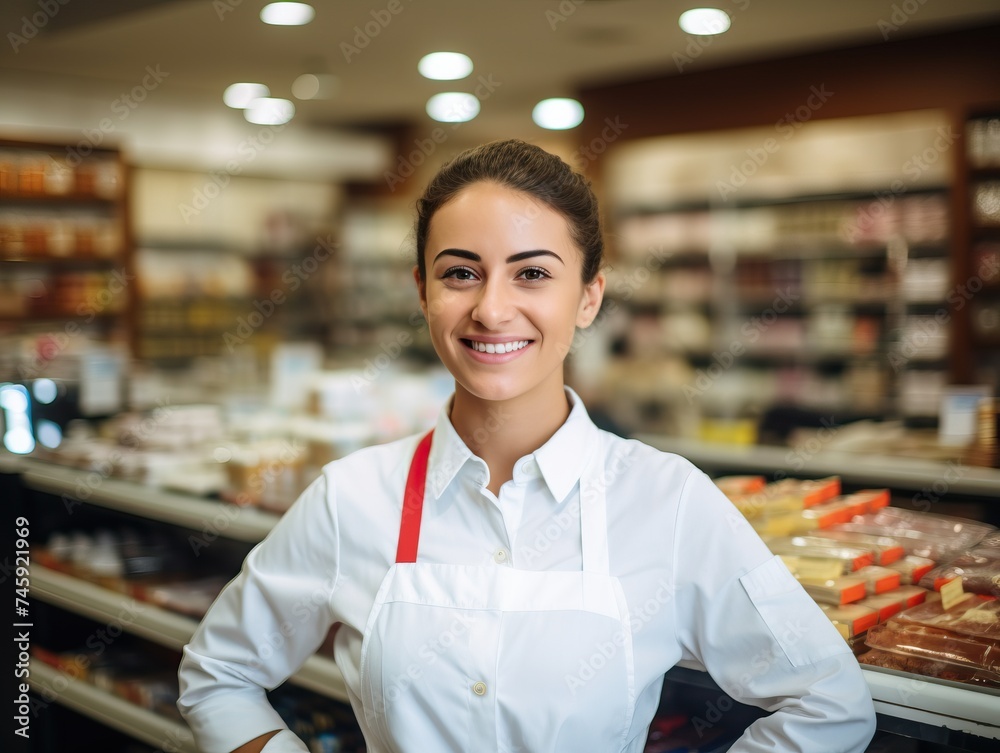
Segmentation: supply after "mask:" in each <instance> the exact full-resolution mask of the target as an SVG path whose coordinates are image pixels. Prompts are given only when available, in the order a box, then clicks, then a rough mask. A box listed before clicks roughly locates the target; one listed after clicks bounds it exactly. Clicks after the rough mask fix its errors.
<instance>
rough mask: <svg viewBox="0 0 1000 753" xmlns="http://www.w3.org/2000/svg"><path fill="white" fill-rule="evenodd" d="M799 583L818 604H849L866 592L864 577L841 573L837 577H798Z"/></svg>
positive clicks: (858, 599)
mask: <svg viewBox="0 0 1000 753" xmlns="http://www.w3.org/2000/svg"><path fill="white" fill-rule="evenodd" d="M798 581H799V583H801V584H802V587H803V588H804V589H805V590H806V593H807V594H809V595H810V596H811V597H812V598H813V600H814V601H816V602H818V603H820V604H833V605H837V606H839V605H841V604H850V603H851V602H855V601H861V600H862V599H864V598H865V594H866V593H867V592H868V584H867V582H866V581H865V580H864V578H856V577H854V576H851V575H841V576H840V577H837V578H799V579H798Z"/></svg>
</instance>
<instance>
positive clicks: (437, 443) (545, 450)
mask: <svg viewBox="0 0 1000 753" xmlns="http://www.w3.org/2000/svg"><path fill="white" fill-rule="evenodd" d="M564 389H565V390H566V395H567V396H568V397H569V400H570V404H571V405H572V407H571V409H570V414H569V416H568V417H567V419H566V421H565V422H564V423H563V425H562V426H560V427H559V429H557V430H556V433H555V434H553V435H552V436H551V437H550V438H549V440H548V441H547V442H546V443H545V444H544V445H542V446H541V447H539V448H538V449H537V450H535V452H533V453H532V454H531V455H529V456H528V457H527V458H521V459H520V460H518V465H520V464H522V463H525V462H526V461H527V460H530V459H534V461H535V463H537V464H538V470H539V472H540V473H541V476H542V479H543V480H544V481H545V484H546V486H548V488H549V491H550V492H551V493H552V497H553V498H554V499H555V500H556V501H557V502H561V501H562V500H563V499H565V498H566V495H568V494H569V493H570V492H571V491H572V490H573V487H574V485H575V484H576V482H577V481H579V480H580V476H582V475H583V470H584V467H585V466H586V464H587V462H588V460H589V458H590V449H591V448H592V447H594V444H595V442H596V441H597V432H598V428H597V427H596V426H595V425H594V422H593V421H591V420H590V416H589V415H588V413H587V409H586V407H585V406H584V404H583V401H582V400H581V399H580V396H579V395H577V394H576V392H574V391H573V390H572V389H571V388H569V387H564ZM450 408H451V400H450V399H449V400H448V402H447V403H445V405H444V407H442V409H441V412H440V413H439V414H438V419H437V424H436V425H435V428H434V441H433V442H432V444H431V454H430V458H429V463H428V472H427V484H428V486H427V488H428V490H429V491H430V492H431V494H433V495H434V498H435V499H437V498H439V497H440V496H441V494H442V493H443V492H444V490H445V489H447V488H448V486H449V484H451V482H452V481H453V480H454V479H455V476H456V475H457V474H458V472H459V471H460V470H461V469H462V468H463V467H464V466H465V464H466V463H467V462H468V461H469V460H474V461H478V463H480V464H482V465H484V466H485V464H484V463H483V461H482V460H481V459H480V458H478V457H477V456H476V455H475V454H473V452H472V450H470V449H469V447H468V446H467V445H466V444H465V442H464V441H462V438H461V437H460V436H459V435H458V432H456V431H455V427H454V426H452V423H451V419H450V418H449V417H448V414H449V412H450ZM516 472H517V471H516V469H515V473H516Z"/></svg>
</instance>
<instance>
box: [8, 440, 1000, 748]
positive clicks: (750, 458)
mask: <svg viewBox="0 0 1000 753" xmlns="http://www.w3.org/2000/svg"><path fill="white" fill-rule="evenodd" d="M641 439H643V440H644V441H647V442H649V443H651V444H653V445H654V446H658V447H660V448H661V449H664V450H669V451H674V452H679V453H681V454H682V455H684V456H686V457H688V458H689V459H691V460H692V461H693V462H695V463H696V464H698V465H701V466H703V467H705V468H706V469H710V470H714V469H718V470H724V471H725V472H741V471H742V472H757V473H768V472H770V471H772V470H780V469H784V468H785V467H786V465H787V463H785V462H784V456H785V453H786V451H785V450H784V449H781V448H762V447H755V448H742V449H740V448H724V447H719V446H717V445H709V444H705V443H699V442H692V441H690V440H678V439H673V438H664V437H641ZM946 470H947V466H946V465H945V464H934V463H928V462H924V461H916V460H908V459H903V458H900V459H886V458H874V457H868V456H857V455H851V454H846V453H828V452H824V453H821V454H819V455H816V456H815V457H813V458H810V459H808V460H807V461H806V462H805V465H804V467H802V468H801V469H799V470H798V471H797V474H796V475H800V476H803V477H819V476H825V475H830V474H831V473H838V474H839V475H840V476H841V478H842V481H843V482H844V484H845V486H850V485H854V486H858V487H861V486H872V485H876V486H889V487H890V488H893V489H895V490H914V489H922V488H925V487H927V486H928V485H932V484H934V483H935V482H937V481H940V480H941V478H942V477H943V476H942V474H943V473H945V471H946ZM0 471H2V472H3V473H8V474H13V473H17V474H19V475H20V476H21V479H22V482H23V484H24V485H25V486H26V487H27V488H29V489H33V490H36V491H40V492H45V493H50V494H62V493H68V492H70V491H72V490H74V489H75V488H76V487H77V485H78V483H79V482H81V481H82V480H84V479H85V478H87V476H88V475H89V474H88V473H87V472H85V471H82V470H77V469H72V468H62V467H57V466H53V465H51V464H48V463H45V462H42V461H38V460H34V459H31V458H23V457H13V456H10V455H5V456H0ZM948 494H949V495H952V496H955V497H963V496H970V495H971V496H980V497H983V498H986V499H995V498H997V497H1000V471H997V470H993V469H986V468H968V469H965V472H964V473H962V474H961V475H960V476H959V477H957V478H955V479H954V480H952V481H951V482H950V483H949V488H948ZM86 504H96V505H101V506H104V507H107V508H109V509H113V510H117V511H119V512H125V513H129V514H132V515H141V516H143V517H146V518H149V519H152V520H156V521H160V522H163V523H169V524H171V525H179V526H185V527H189V528H193V529H196V530H197V529H200V528H201V527H202V526H203V525H204V523H205V521H206V520H213V519H218V520H220V521H221V520H227V519H229V520H231V522H230V523H229V524H228V525H227V526H226V527H224V528H223V527H221V526H220V529H219V535H223V536H226V537H229V538H235V539H237V540H240V541H246V542H253V541H256V540H258V539H259V538H260V537H262V536H263V535H265V534H266V533H267V531H268V530H270V527H271V526H272V525H273V524H274V522H275V521H276V520H277V517H276V516H274V515H269V514H266V513H261V512H260V511H258V510H253V509H248V508H239V509H236V508H231V507H230V506H228V505H223V504H221V503H218V502H213V501H210V500H203V499H197V498H192V497H188V496H186V495H180V494H170V493H165V492H161V491H157V490H154V489H149V488H147V487H144V486H140V485H137V484H134V483H132V482H128V481H121V480H118V479H105V480H104V482H103V483H102V484H101V485H100V487H99V488H98V489H96V490H95V491H94V492H93V494H92V495H91V497H90V498H89V499H88V500H87V502H86ZM233 509H235V510H236V512H237V514H236V515H234V516H232V518H231V519H230V518H229V517H228V516H226V515H224V516H223V517H220V518H216V516H218V515H219V513H220V512H222V511H225V510H233ZM31 577H32V595H33V596H34V597H36V598H38V599H39V600H41V601H44V602H47V603H49V604H52V605H54V606H57V607H59V608H62V609H66V610H69V611H71V612H73V613H76V614H80V615H83V616H85V617H88V618H90V619H94V620H97V621H103V622H110V621H113V620H117V619H118V618H119V616H120V615H121V613H122V609H123V608H124V606H125V605H126V603H127V602H128V601H129V599H128V597H126V596H125V595H123V594H120V593H117V592H114V591H110V590H108V589H106V588H102V587H100V586H98V585H95V584H93V583H88V582H84V581H81V580H79V579H78V578H74V577H72V576H69V575H66V574H65V573H60V572H57V571H54V570H51V569H49V568H45V567H41V566H38V565H34V566H33V567H32V575H31ZM132 612H134V613H135V619H134V620H130V621H129V624H124V622H122V627H123V628H124V629H125V630H127V631H128V632H131V633H133V634H135V635H137V636H139V637H142V638H145V639H147V640H150V641H153V642H154V643H157V644H159V645H162V646H165V647H167V648H171V649H178V648H180V647H181V646H183V645H184V644H185V643H187V641H188V640H189V639H190V636H191V634H192V633H193V631H194V629H195V628H196V626H197V622H196V621H195V620H193V619H191V618H188V617H184V616H182V615H178V614H175V613H173V612H169V611H166V610H164V609H161V608H159V607H156V606H155V605H153V604H143V608H142V609H141V610H132ZM132 612H130V614H131V613H132ZM862 669H863V672H864V676H865V679H866V681H867V682H868V686H869V689H870V690H871V692H872V696H873V698H874V700H875V703H876V710H877V712H878V714H879V728H880V729H883V730H885V731H889V732H898V733H899V734H911V733H913V732H914V730H916V731H917V733H918V736H920V737H921V738H922V739H925V740H929V741H932V742H942V743H947V744H956V740H957V739H959V738H961V740H962V741H963V749H967V750H972V751H983V752H984V753H985V751H988V750H991V747H990V746H991V745H995V743H992V742H989V741H991V740H997V739H1000V717H998V716H997V714H996V709H997V708H998V707H1000V691H994V690H989V689H982V688H973V687H970V686H967V685H962V684H959V683H954V682H949V681H944V680H937V679H932V678H928V677H923V676H921V675H913V674H907V673H904V672H896V671H893V670H883V669H881V668H873V667H867V666H866V667H863V668H862ZM36 670H37V671H36ZM56 676H57V673H55V670H53V669H51V668H49V667H47V666H44V665H39V663H37V662H35V663H33V664H32V682H33V683H35V684H36V687H42V685H41V684H40V683H48V684H49V685H50V686H51V684H52V681H53V678H54V677H56ZM667 679H668V681H671V682H681V683H695V684H698V685H700V686H702V687H706V686H709V687H714V684H713V683H712V680H711V678H710V677H708V676H707V675H706V674H705V673H703V672H697V671H695V670H692V669H689V668H686V667H677V668H675V669H673V670H671V672H670V673H668V675H667ZM290 681H291V682H292V683H294V684H295V685H298V686H300V687H303V688H306V689H308V690H311V691H314V692H316V693H320V694H323V695H325V696H327V697H329V698H331V699H334V700H337V701H341V702H346V701H347V699H348V696H347V690H346V686H345V685H344V681H343V676H342V675H341V673H340V671H339V670H338V669H337V667H336V665H335V664H334V663H333V662H332V661H331V660H330V659H328V658H326V657H323V656H318V655H317V656H313V657H310V659H309V660H308V661H307V662H306V663H305V664H304V665H303V667H302V668H301V669H300V670H299V671H298V672H297V673H296V674H295V675H294V676H293V677H292V678H290ZM65 682H66V680H65V679H64V680H61V681H60V683H61V684H65ZM719 693H720V694H721V690H720V691H719ZM106 696H107V694H105V693H103V692H102V691H99V690H97V689H96V688H93V687H92V686H89V685H86V684H84V683H75V684H70V685H69V686H67V687H66V688H65V689H61V690H60V691H59V693H58V698H59V702H65V703H66V705H69V706H71V707H72V708H75V709H77V710H79V711H81V712H82V713H84V714H88V715H90V716H93V717H94V718H96V719H98V720H104V719H105V715H106V714H109V713H116V712H114V709H116V708H117V707H118V706H117V704H121V703H124V702H123V701H120V700H119V699H114V698H111V699H110V700H109V698H108V697H106ZM108 704H110V705H108ZM127 705H128V704H127ZM140 712H141V713H140ZM152 716H153V717H155V715H152ZM118 717H119V718H121V719H122V720H123V721H122V722H121V723H122V724H128V725H129V726H128V728H123V727H120V726H117V725H113V726H116V728H118V729H123V730H124V731H126V732H128V733H129V734H133V735H134V736H136V737H139V738H140V739H148V735H149V734H150V733H149V730H150V729H155V730H157V732H156V734H159V735H160V737H159V739H160V740H162V739H163V734H167V733H169V731H171V730H175V726H173V723H169V720H162V719H159V718H156V719H151V718H150V715H149V713H148V712H145V711H142V710H141V709H136V708H135V707H132V706H131V705H129V709H128V713H127V714H118ZM133 717H134V718H135V719H138V721H133ZM150 725H154V726H152V727H151V726H150ZM156 725H163V726H162V727H161V726H156ZM905 725H910V726H909V727H905ZM160 729H163V730H167V731H168V732H162V733H161V732H159V730H160ZM185 731H186V730H185ZM144 735H147V736H146V737H144ZM956 736H958V737H956ZM962 736H967V737H962ZM157 744H158V743H157Z"/></svg>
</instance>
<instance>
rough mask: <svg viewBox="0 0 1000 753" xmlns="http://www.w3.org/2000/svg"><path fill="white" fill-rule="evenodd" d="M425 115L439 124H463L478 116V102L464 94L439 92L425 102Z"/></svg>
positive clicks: (469, 95) (471, 96)
mask: <svg viewBox="0 0 1000 753" xmlns="http://www.w3.org/2000/svg"><path fill="white" fill-rule="evenodd" d="M427 114H428V115H430V116H431V117H432V118H434V120H437V121H439V122H441V123H465V122H466V121H469V120H472V119H473V118H474V117H476V116H477V115H478V114H479V100H478V99H476V98H475V97H474V96H473V95H471V94H467V93H465V92H441V93H440V94H435V95H434V96H433V97H431V98H430V99H428V100H427Z"/></svg>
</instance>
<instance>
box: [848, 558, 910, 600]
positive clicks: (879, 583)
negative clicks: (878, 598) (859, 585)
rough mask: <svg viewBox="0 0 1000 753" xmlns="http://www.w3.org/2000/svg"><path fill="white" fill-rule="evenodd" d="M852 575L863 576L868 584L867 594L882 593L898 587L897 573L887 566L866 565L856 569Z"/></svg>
mask: <svg viewBox="0 0 1000 753" xmlns="http://www.w3.org/2000/svg"><path fill="white" fill-rule="evenodd" d="M854 575H855V576H856V577H858V578H864V580H865V583H867V584H868V595H869V596H874V595H875V594H882V593H885V592H886V591H895V590H897V589H898V588H899V585H900V584H899V573H898V572H896V571H895V570H890V569H889V568H887V567H879V566H878V565H868V566H867V567H862V568H861V569H860V570H858V571H856V572H855V573H854Z"/></svg>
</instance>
